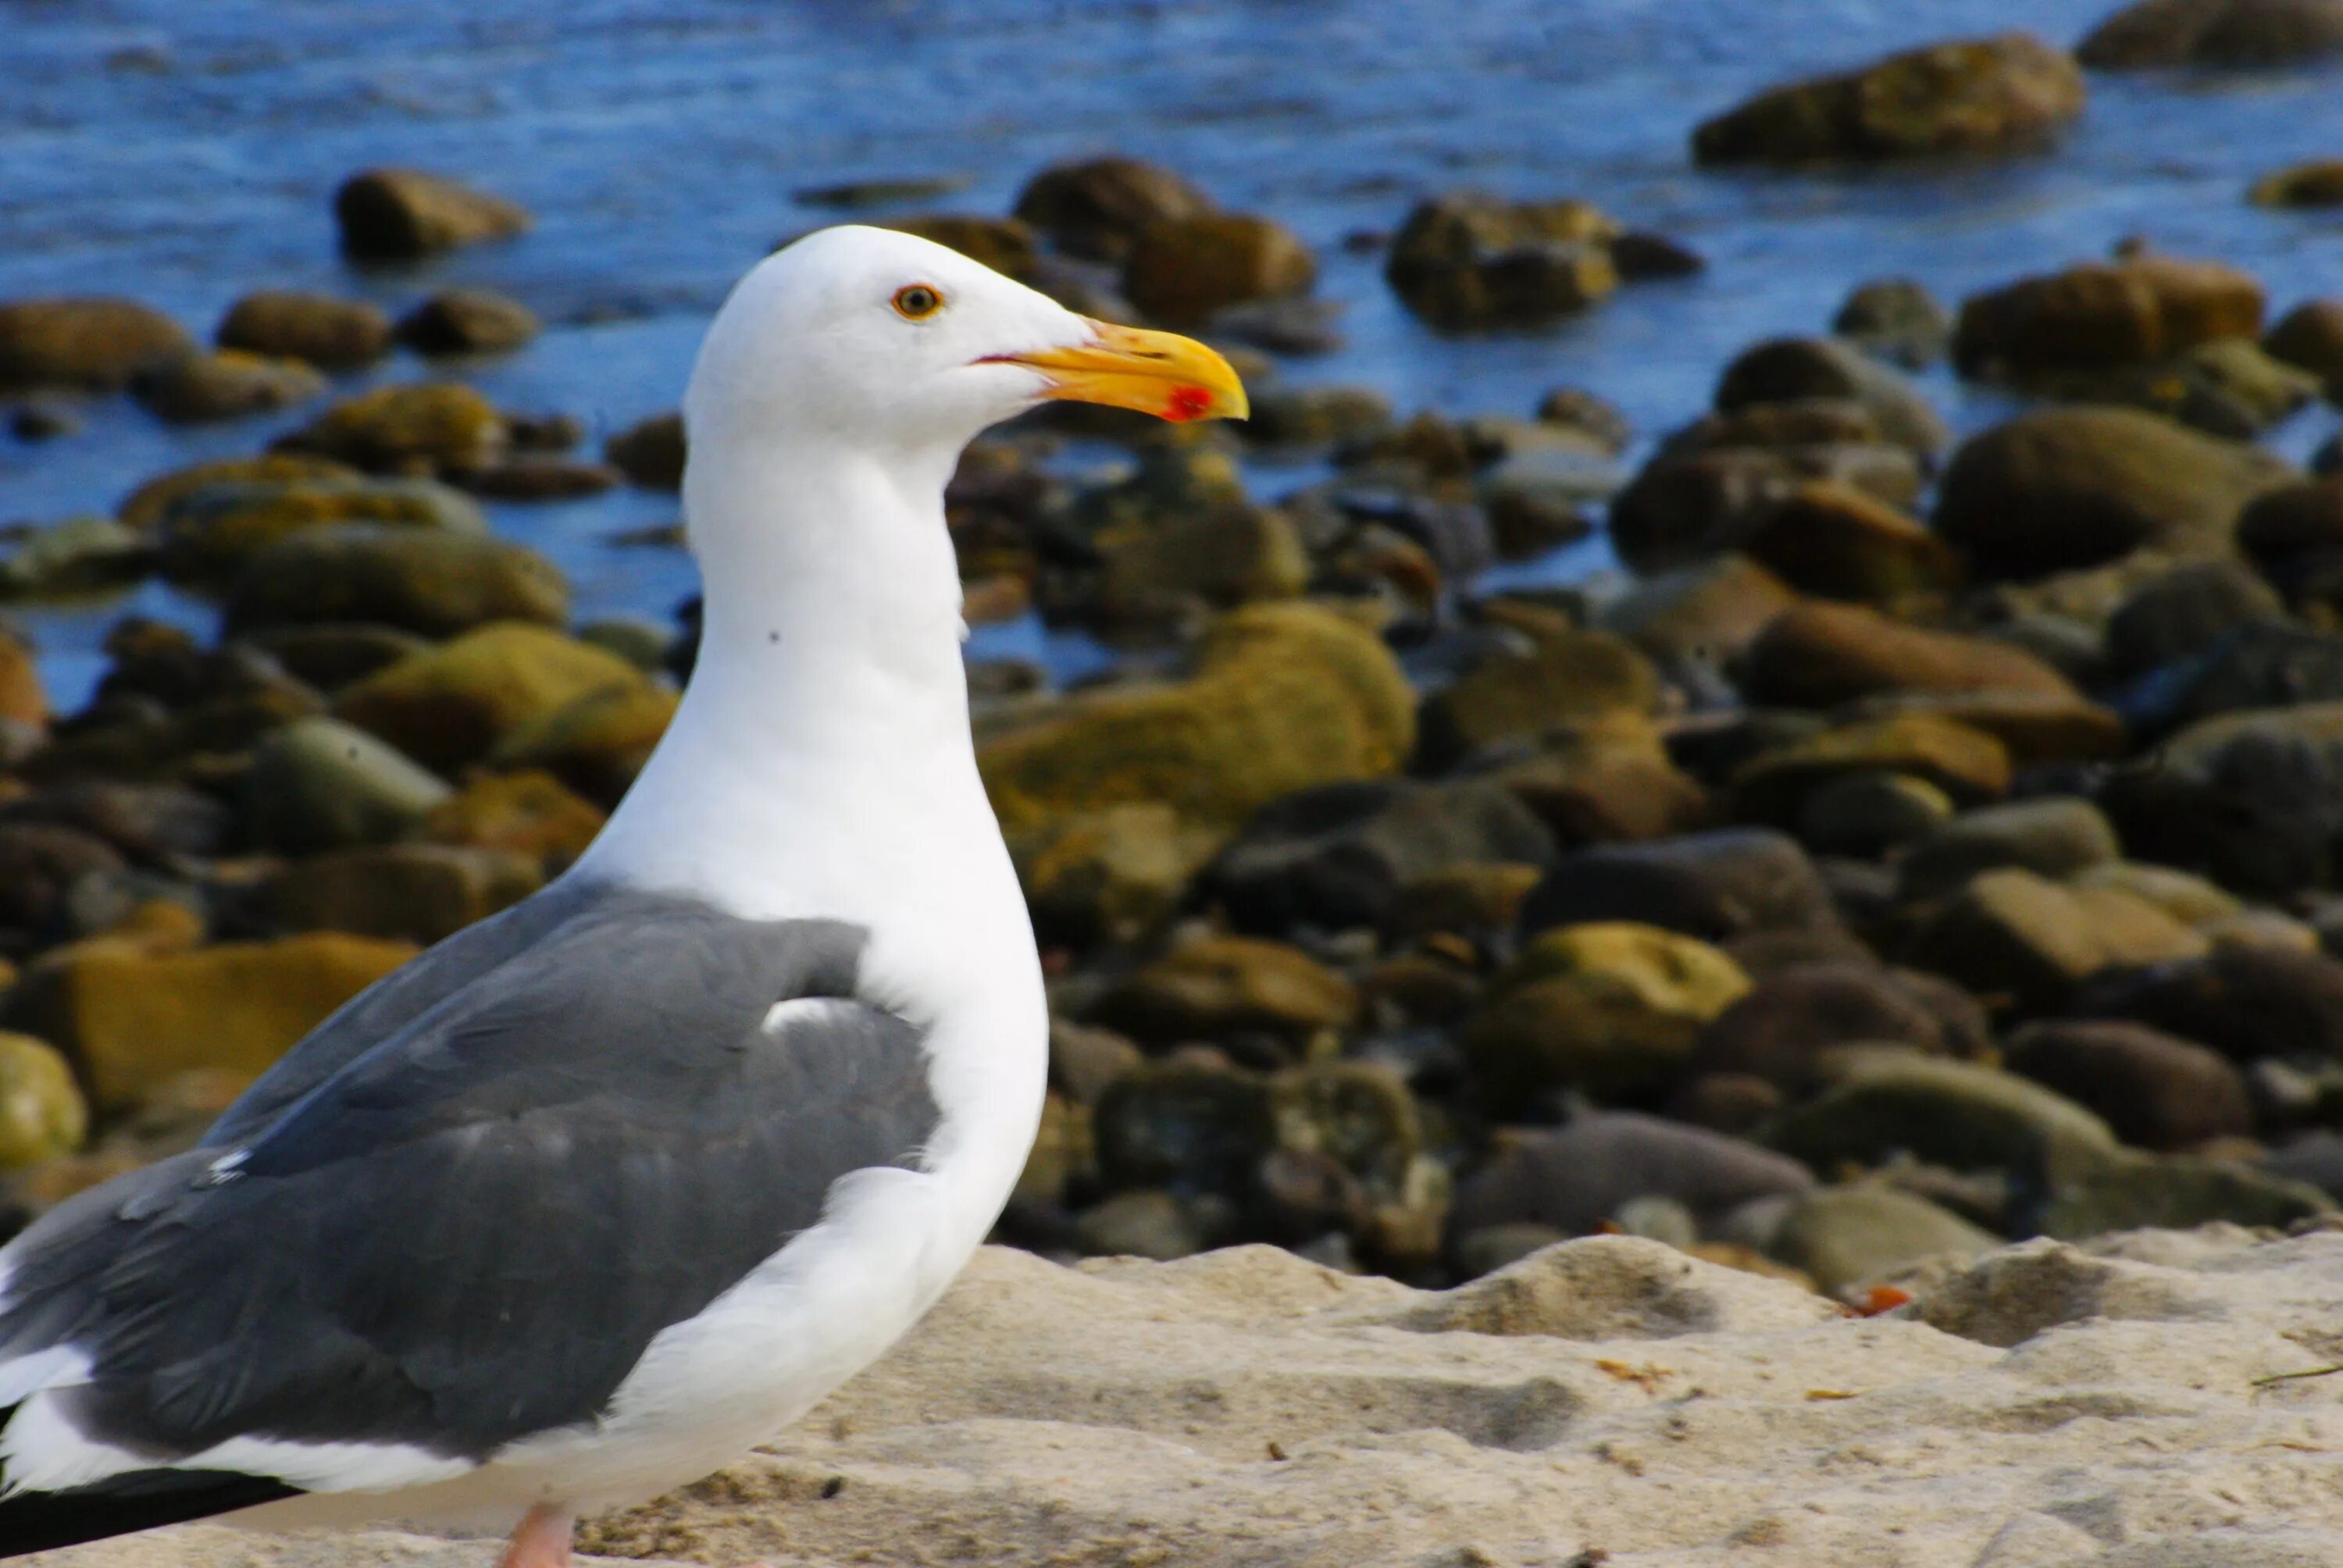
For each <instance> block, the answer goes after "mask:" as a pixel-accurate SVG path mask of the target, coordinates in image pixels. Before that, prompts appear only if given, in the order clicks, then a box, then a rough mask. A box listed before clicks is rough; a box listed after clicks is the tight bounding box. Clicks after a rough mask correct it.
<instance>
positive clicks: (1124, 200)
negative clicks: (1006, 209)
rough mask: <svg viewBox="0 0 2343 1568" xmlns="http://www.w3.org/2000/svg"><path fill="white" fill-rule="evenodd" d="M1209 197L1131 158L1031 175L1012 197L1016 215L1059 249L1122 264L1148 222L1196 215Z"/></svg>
mask: <svg viewBox="0 0 2343 1568" xmlns="http://www.w3.org/2000/svg"><path fill="white" fill-rule="evenodd" d="M1213 210H1214V207H1213V205H1212V197H1210V196H1206V195H1205V194H1204V193H1203V192H1202V191H1200V190H1198V189H1197V188H1196V187H1195V186H1192V185H1190V184H1189V183H1188V182H1187V181H1186V180H1183V179H1182V178H1181V177H1180V176H1178V175H1175V174H1173V173H1172V171H1171V170H1169V169H1166V168H1163V167H1161V166H1158V165H1154V164H1148V163H1141V162H1140V161H1139V160H1138V159H1136V158H1093V159H1090V160H1088V161H1087V162H1082V163H1072V164H1060V165H1058V166H1055V167H1052V168H1047V169H1043V170H1042V171H1041V173H1040V174H1038V175H1036V176H1033V178H1032V179H1031V182H1029V183H1028V184H1027V185H1026V186H1025V188H1024V190H1022V191H1021V192H1020V193H1019V194H1018V196H1017V208H1016V212H1017V216H1018V217H1020V218H1021V219H1023V220H1024V221H1025V222H1026V223H1029V224H1031V225H1032V226H1033V227H1035V228H1037V229H1039V230H1041V232H1042V233H1043V234H1046V235H1048V236H1050V237H1051V239H1052V240H1054V241H1055V242H1056V243H1057V245H1058V246H1059V248H1060V249H1061V250H1064V251H1066V252H1068V253H1070V254H1071V255H1074V256H1087V257H1090V258H1091V259H1092V260H1094V261H1116V262H1119V261H1121V260H1122V259H1123V258H1124V257H1125V256H1128V255H1129V254H1130V253H1131V242H1132V240H1133V239H1135V238H1136V237H1137V236H1138V235H1139V232H1140V231H1141V229H1143V228H1145V227H1146V226H1148V225H1150V224H1151V223H1157V222H1161V221H1163V220H1166V219H1179V218H1190V217H1200V216H1203V215H1205V214H1207V213H1210V212H1212V211H1213Z"/></svg>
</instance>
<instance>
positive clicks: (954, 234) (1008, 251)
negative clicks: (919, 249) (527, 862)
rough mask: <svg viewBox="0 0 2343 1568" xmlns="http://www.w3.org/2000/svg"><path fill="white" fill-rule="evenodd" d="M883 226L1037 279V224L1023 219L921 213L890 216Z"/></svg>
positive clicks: (1004, 271)
mask: <svg viewBox="0 0 2343 1568" xmlns="http://www.w3.org/2000/svg"><path fill="white" fill-rule="evenodd" d="M880 227H882V228H891V229H895V230H897V231H899V232H900V233H903V234H915V235H918V236H920V238H921V239H931V240H933V241H935V242H936V243H937V244H938V245H940V246H944V247H946V248H947V249H950V250H956V251H958V252H960V254H961V255H962V256H968V257H970V259H972V260H975V261H979V262H981V263H983V264H984V265H985V266H989V267H990V268H992V270H993V271H995V272H998V273H1001V274H1003V275H1004V276H1009V277H1013V278H1016V279H1018V280H1019V281H1020V282H1023V283H1031V282H1032V281H1033V272H1034V264H1035V263H1036V262H1037V261H1038V260H1039V259H1040V252H1039V249H1038V246H1037V244H1036V241H1035V239H1034V235H1033V227H1032V226H1031V224H1028V223H1026V222H1025V221H1024V220H1023V219H1022V218H1014V217H988V216H982V215H980V214H975V213H945V212H938V213H920V214H916V215H914V216H910V217H899V218H890V219H887V220H885V221H884V222H883V223H881V224H880Z"/></svg>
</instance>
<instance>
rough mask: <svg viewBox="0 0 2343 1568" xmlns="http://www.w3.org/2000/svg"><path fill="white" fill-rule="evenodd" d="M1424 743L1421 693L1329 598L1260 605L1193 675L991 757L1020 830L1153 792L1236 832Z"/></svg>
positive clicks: (1112, 699) (1028, 735)
mask: <svg viewBox="0 0 2343 1568" xmlns="http://www.w3.org/2000/svg"><path fill="white" fill-rule="evenodd" d="M1414 739H1415V699H1414V694H1413V691H1412V690H1411V689H1409V687H1408V683H1407V678H1406V677H1405V675H1403V673H1402V672H1401V670H1400V668H1399V664H1398V661H1397V660H1395V659H1394V658H1392V656H1391V652H1390V650H1389V649H1388V648H1385V647H1384V646H1383V642H1382V640H1381V639H1380V638H1377V637H1376V636H1375V635H1374V634H1373V632H1370V631H1368V630H1367V629H1365V628H1363V627H1362V626H1360V625H1359V624H1358V623H1357V622H1355V621H1353V620H1352V619H1350V618H1346V617H1344V616H1342V614H1340V613H1339V612H1336V611H1334V610H1331V609H1328V608H1324V607H1322V606H1319V605H1312V604H1277V605H1252V606H1248V607H1246V608H1242V609H1239V610H1234V611H1232V612H1231V613H1229V614H1228V615H1225V616H1223V617H1222V618H1220V619H1219V620H1218V621H1217V622H1215V623H1214V624H1213V627H1212V631H1211V632H1210V633H1209V634H1208V635H1207V637H1206V638H1205V639H1204V645H1203V648H1202V654H1201V657H1200V659H1199V662H1198V667H1197V670H1196V673H1195V675H1194V677H1193V678H1191V679H1189V680H1186V681H1183V682H1181V683H1179V684H1176V685H1171V686H1160V687H1148V688H1144V689H1136V690H1134V689H1109V690H1106V691H1101V692H1100V693H1098V694H1096V695H1094V696H1088V697H1082V698H1077V699H1071V700H1069V701H1067V702H1065V703H1063V704H1061V705H1059V706H1058V707H1057V708H1056V709H1045V710H1043V713H1042V715H1041V718H1040V719H1038V721H1037V722H1034V723H1032V724H1030V725H1028V726H1026V727H1024V728H1021V729H1015V730H1012V731H1011V732H1009V733H1007V734H1005V735H1002V736H1000V737H999V738H997V739H992V740H990V741H989V742H987V743H986V744H985V745H984V746H983V747H982V748H981V749H980V752H979V761H980V764H981V766H982V769H983V772H984V778H985V783H986V786H987V788H988V789H990V792H991V795H992V804H993V808H994V809H995V810H996V811H998V812H999V813H1000V816H1001V825H1002V826H1003V827H1004V828H1006V829H1009V830H1010V831H1011V833H1012V834H1013V833H1017V832H1021V831H1031V830H1033V829H1041V828H1043V827H1046V826H1047V825H1048V824H1049V823H1050V822H1051V821H1052V820H1054V819H1057V818H1058V817H1060V816H1061V815H1062V814H1063V813H1065V812H1068V811H1072V810H1083V809H1092V808H1096V807H1101V806H1110V805H1114V804H1117V803H1120V802H1124V801H1150V800H1154V801H1161V802H1163V803H1165V804H1168V805H1170V806H1171V807H1172V809H1174V810H1176V811H1178V812H1179V813H1180V814H1181V816H1182V819H1185V820H1188V821H1191V822H1194V823H1198V824H1201V825H1206V826H1212V827H1218V828H1222V829H1234V828H1235V827H1236V826H1237V825H1238V823H1240V822H1241V821H1242V819H1244V818H1245V817H1246V816H1247V815H1248V814H1249V813H1251V812H1252V810H1254V809H1256V808H1258V807H1261V806H1264V805H1266V804H1268V803H1269V802H1270V801H1272V800H1273V799H1277V798H1278V797H1279V796H1281V795H1288V794H1291V793H1292V792H1293V791H1294V790H1296V789H1304V788H1307V787H1308V786H1310V785H1312V784H1324V783H1330V782H1332V781H1333V780H1336V779H1366V778H1373V777H1377V776H1379V775H1382V774H1386V773H1390V772H1393V771H1395V770H1396V769H1398V767H1399V765H1400V763H1401V761H1402V760H1403V759H1404V758H1405V757H1406V756H1407V754H1408V751H1409V749H1410V748H1411V747H1412V746H1413V743H1414Z"/></svg>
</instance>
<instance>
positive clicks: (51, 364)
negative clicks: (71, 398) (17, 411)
mask: <svg viewBox="0 0 2343 1568" xmlns="http://www.w3.org/2000/svg"><path fill="white" fill-rule="evenodd" d="M188 347H191V340H190V339H189V338H188V337H187V334H186V331H185V330H184V329H183V328H182V327H180V326H179V324H178V323H176V322H175V321H173V320H172V319H171V318H170V317H167V316H165V315H164V314H163V313H162V312H160V311H158V310H156V309H154V308H152V307H148V306H144V305H141V304H139V303H138V302H137V301H136V300H134V299H117V298H114V297H107V296H65V297H52V298H45V299H15V300H8V301H5V302H0V391H5V392H36V391H43V390H46V389H49V388H60V389H68V390H76V391H87V392H111V391H113V390H115V389H116V388H117V387H121V386H123V385H124V384H125V383H126V382H127V381H128V380H129V379H130V378H131V377H133V376H136V375H137V374H138V372H140V371H141V370H144V369H146V368H147V367H149V366H152V365H155V364H157V363H159V362H161V361H163V360H165V359H167V358H170V357H172V356H174V355H176V354H179V353H183V352H185V351H186V349H187V348H188Z"/></svg>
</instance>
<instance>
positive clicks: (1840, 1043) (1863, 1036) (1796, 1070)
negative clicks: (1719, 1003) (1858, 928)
mask: <svg viewBox="0 0 2343 1568" xmlns="http://www.w3.org/2000/svg"><path fill="white" fill-rule="evenodd" d="M1970 1043H1971V1041H1970V1040H1968V1039H1967V1038H1966V1036H1965V1035H1964V1033H1963V1032H1962V1031H1961V1030H1958V1029H1954V1030H1948V1029H1947V1027H1946V1020H1944V1019H1943V1018H1942V1017H1940V1016H1939V1015H1938V1012H1937V1010H1936V1009H1935V1008H1933V1007H1931V1006H1930V1005H1929V995H1928V991H1927V990H1926V986H1925V984H1924V983H1923V981H1922V980H1921V977H1917V976H1913V975H1909V974H1906V973H1902V972H1899V971H1897V970H1889V969H1885V968H1883V967H1881V966H1880V965H1878V964H1876V963H1866V962H1862V961H1858V960H1846V959H1831V960H1819V961H1815V962H1808V963H1795V964H1791V965H1788V966H1787V967H1785V968H1782V969H1779V970H1775V971H1774V972H1772V973H1770V974H1767V975H1764V976H1762V977H1760V978H1759V979H1758V980H1756V982H1755V984H1754V985H1753V986H1752V987H1751V988H1750V990H1748V991H1747V992H1745V994H1743V995H1742V996H1740V997H1739V998H1737V999H1736V1000H1735V1001H1734V1002H1733V1003H1732V1005H1731V1006H1729V1007H1727V1008H1725V1010H1723V1011H1721V1012H1719V1013H1718V1014H1717V1015H1716V1016H1715V1018H1713V1019H1711V1020H1709V1022H1708V1025H1707V1027H1706V1028H1704V1029H1703V1030H1701V1031H1700V1034H1699V1036H1698V1038H1697V1039H1696V1040H1694V1044H1693V1048H1692V1050H1691V1051H1690V1052H1689V1053H1688V1054H1687V1055H1686V1057H1685V1059H1684V1081H1686V1082H1692V1081H1697V1080H1700V1079H1704V1078H1712V1077H1723V1076H1731V1077H1747V1078H1755V1079H1756V1080H1758V1081H1762V1082H1765V1083H1767V1084H1770V1085H1772V1086H1774V1087H1775V1088H1776V1089H1778V1090H1783V1091H1788V1092H1790V1093H1793V1094H1806V1093H1811V1092H1812V1091H1815V1089H1817V1088H1818V1087H1820V1086H1821V1085H1822V1084H1823V1083H1824V1082H1825V1081H1827V1080H1828V1078H1829V1076H1830V1074H1829V1070H1828V1068H1827V1064H1826V1059H1827V1058H1828V1056H1829V1055H1830V1054H1831V1053H1832V1052H1833V1050H1835V1049H1837V1048H1842V1047H1845V1046H1852V1045H1864V1046H1889V1045H1901V1046H1905V1047H1906V1048H1908V1049H1910V1050H1914V1051H1916V1052H1919V1053H1921V1054H1923V1055H1928V1056H1943V1055H1946V1054H1950V1053H1952V1052H1953V1051H1954V1050H1955V1048H1956V1047H1960V1048H1962V1049H1963V1050H1966V1047H1967V1046H1968V1045H1969V1044H1970Z"/></svg>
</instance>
